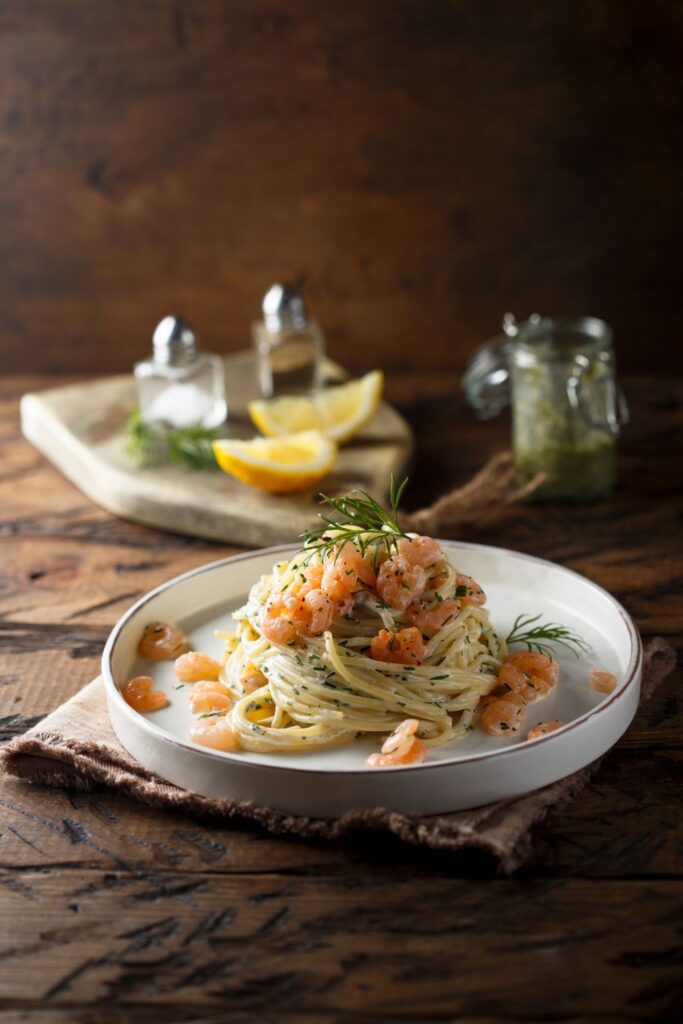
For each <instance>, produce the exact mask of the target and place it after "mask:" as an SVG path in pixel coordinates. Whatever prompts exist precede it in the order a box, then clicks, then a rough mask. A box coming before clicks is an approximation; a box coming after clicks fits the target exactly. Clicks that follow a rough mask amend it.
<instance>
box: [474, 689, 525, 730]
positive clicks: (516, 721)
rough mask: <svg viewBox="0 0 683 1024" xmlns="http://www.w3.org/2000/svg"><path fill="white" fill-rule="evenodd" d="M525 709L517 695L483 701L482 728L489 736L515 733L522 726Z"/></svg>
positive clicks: (506, 695)
mask: <svg viewBox="0 0 683 1024" xmlns="http://www.w3.org/2000/svg"><path fill="white" fill-rule="evenodd" d="M525 709H526V704H525V703H524V701H523V700H522V698H521V697H520V695H519V694H518V693H506V694H505V695H504V696H502V697H493V698H489V699H488V700H484V711H483V713H482V716H481V724H482V728H483V730H484V732H487V733H489V735H491V736H502V735H503V734H504V733H506V732H517V730H518V729H519V727H520V725H521V724H522V719H523V717H524V711H525Z"/></svg>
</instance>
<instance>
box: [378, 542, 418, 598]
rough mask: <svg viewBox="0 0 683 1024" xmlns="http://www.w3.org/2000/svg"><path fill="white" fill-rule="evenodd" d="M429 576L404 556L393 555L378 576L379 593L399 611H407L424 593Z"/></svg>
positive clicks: (383, 564) (383, 565) (384, 563)
mask: <svg viewBox="0 0 683 1024" xmlns="http://www.w3.org/2000/svg"><path fill="white" fill-rule="evenodd" d="M426 582H427V574H426V573H425V571H424V569H423V568H422V566H421V565H413V563H412V562H409V561H408V559H407V558H406V557H405V556H404V555H393V556H392V557H391V558H388V559H387V560H386V562H383V563H382V567H381V568H380V570H379V574H378V576H377V593H378V594H379V596H380V597H381V599H382V600H383V601H385V602H386V603H387V604H388V605H390V607H391V608H395V609H397V611H405V609H406V608H407V607H408V605H409V604H411V602H413V601H414V600H415V598H416V597H419V596H420V594H422V593H423V592H424V588H425V583H426Z"/></svg>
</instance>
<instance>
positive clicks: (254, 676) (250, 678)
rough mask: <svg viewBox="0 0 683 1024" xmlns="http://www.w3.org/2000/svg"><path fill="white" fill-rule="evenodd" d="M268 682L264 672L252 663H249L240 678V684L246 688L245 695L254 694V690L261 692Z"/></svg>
mask: <svg viewBox="0 0 683 1024" xmlns="http://www.w3.org/2000/svg"><path fill="white" fill-rule="evenodd" d="M267 682H268V680H267V679H266V677H265V676H264V674H263V672H261V670H260V669H258V668H256V665H254V664H253V662H251V661H250V662H248V663H247V665H246V668H245V670H244V672H243V673H242V675H241V676H240V683H241V684H242V686H243V687H244V692H245V693H253V692H254V690H260V689H261V687H262V686H265V685H266V683H267Z"/></svg>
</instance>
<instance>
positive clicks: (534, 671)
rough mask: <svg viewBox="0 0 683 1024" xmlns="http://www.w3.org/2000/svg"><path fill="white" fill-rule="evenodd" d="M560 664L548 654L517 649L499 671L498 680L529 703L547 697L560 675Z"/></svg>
mask: <svg viewBox="0 0 683 1024" xmlns="http://www.w3.org/2000/svg"><path fill="white" fill-rule="evenodd" d="M559 671H560V669H559V666H558V665H557V663H556V662H554V661H553V660H552V659H551V658H549V657H548V656H547V655H546V654H539V653H537V652H536V651H515V653H514V654H509V655H508V656H507V658H506V659H505V662H504V664H503V666H502V668H501V669H500V671H499V673H498V682H499V684H500V685H501V686H507V687H509V689H510V690H513V691H514V692H515V693H519V694H520V695H521V696H522V697H523V699H524V700H525V701H526V703H527V704H531V703H533V702H534V701H537V700H542V699H543V697H547V696H548V694H549V693H550V691H551V690H552V688H553V687H554V686H555V683H556V682H557V679H558V676H559Z"/></svg>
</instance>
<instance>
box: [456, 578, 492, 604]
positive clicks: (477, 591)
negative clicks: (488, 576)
mask: <svg viewBox="0 0 683 1024" xmlns="http://www.w3.org/2000/svg"><path fill="white" fill-rule="evenodd" d="M455 596H456V597H457V599H458V601H459V602H460V604H461V605H462V607H463V608H466V607H467V605H470V604H473V605H477V606H478V607H480V606H481V605H483V604H486V594H485V593H484V591H483V590H482V588H481V587H480V586H479V584H478V583H477V581H476V580H473V579H472V577H471V576H464V575H463V573H461V572H459V573H458V575H457V576H456V577H455Z"/></svg>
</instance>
